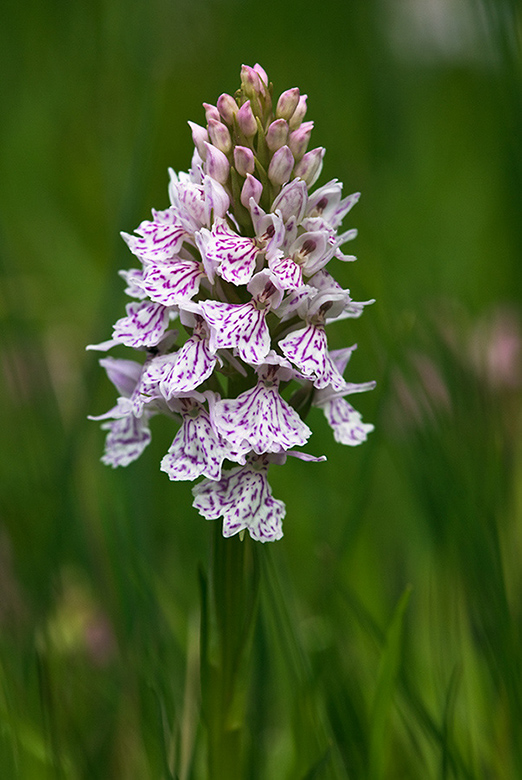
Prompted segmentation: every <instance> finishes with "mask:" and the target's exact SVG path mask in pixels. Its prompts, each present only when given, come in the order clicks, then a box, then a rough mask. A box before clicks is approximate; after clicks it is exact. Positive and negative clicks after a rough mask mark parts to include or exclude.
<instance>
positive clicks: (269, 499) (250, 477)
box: [192, 463, 285, 542]
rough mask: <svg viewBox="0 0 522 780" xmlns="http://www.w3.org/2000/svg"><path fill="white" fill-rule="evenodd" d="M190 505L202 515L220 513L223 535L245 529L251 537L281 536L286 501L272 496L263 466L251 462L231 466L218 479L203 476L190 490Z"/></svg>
mask: <svg viewBox="0 0 522 780" xmlns="http://www.w3.org/2000/svg"><path fill="white" fill-rule="evenodd" d="M192 492H193V494H194V504H193V506H194V507H195V508H196V509H197V510H198V511H199V513H200V514H201V515H203V517H206V518H207V519H208V520H214V519H217V518H218V517H221V516H222V517H223V536H233V535H234V534H236V533H239V532H240V531H242V530H243V529H247V530H248V532H249V534H250V536H251V537H252V539H255V540H256V541H259V542H273V541H276V540H277V539H281V537H282V536H283V529H282V520H283V518H284V516H285V505H284V503H283V502H282V501H278V500H277V499H275V498H274V497H273V496H272V491H271V489H270V485H269V484H268V481H267V478H266V469H260V470H258V469H255V468H253V467H252V465H251V464H250V463H248V464H247V465H246V466H243V467H240V468H235V469H232V471H229V472H228V474H226V476H224V477H223V478H222V479H221V480H220V481H219V482H210V481H208V480H204V481H203V482H201V483H200V484H199V485H196V486H195V487H194V488H193V490H192Z"/></svg>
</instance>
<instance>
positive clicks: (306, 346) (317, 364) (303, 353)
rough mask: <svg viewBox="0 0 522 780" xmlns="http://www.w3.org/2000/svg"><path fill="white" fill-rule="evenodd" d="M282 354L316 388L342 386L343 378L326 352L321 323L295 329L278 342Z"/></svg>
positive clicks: (337, 387) (336, 387) (337, 388)
mask: <svg viewBox="0 0 522 780" xmlns="http://www.w3.org/2000/svg"><path fill="white" fill-rule="evenodd" d="M279 347H280V348H281V351H282V352H283V354H284V355H285V356H286V357H287V358H288V360H290V361H291V362H292V363H294V365H296V366H297V368H299V370H300V371H301V372H302V373H303V374H304V376H306V377H308V379H311V380H312V382H313V383H314V386H315V387H317V388H318V389H321V388H323V387H327V386H328V385H332V387H334V388H335V389H336V390H340V389H341V388H342V387H343V386H344V379H343V378H342V376H341V374H340V373H339V371H338V370H337V368H336V366H335V363H334V362H333V361H332V359H331V358H330V355H329V354H328V345H327V340H326V333H325V330H324V327H323V326H322V325H313V324H311V325H307V327H306V328H300V329H299V330H295V331H293V332H292V333H290V334H289V335H288V336H286V337H285V338H284V339H282V340H281V341H280V342H279Z"/></svg>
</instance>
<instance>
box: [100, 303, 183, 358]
mask: <svg viewBox="0 0 522 780" xmlns="http://www.w3.org/2000/svg"><path fill="white" fill-rule="evenodd" d="M126 312H127V316H126V317H122V318H121V319H119V320H118V321H117V323H116V325H115V326H114V334H113V337H114V340H115V341H116V342H118V343H119V344H125V346H126V347H155V346H156V344H158V343H159V342H160V341H161V339H162V338H163V335H164V333H165V331H166V330H167V327H168V324H169V310H168V309H166V308H165V306H162V305H161V304H159V303H151V302H150V301H144V302H142V303H129V304H127V307H126Z"/></svg>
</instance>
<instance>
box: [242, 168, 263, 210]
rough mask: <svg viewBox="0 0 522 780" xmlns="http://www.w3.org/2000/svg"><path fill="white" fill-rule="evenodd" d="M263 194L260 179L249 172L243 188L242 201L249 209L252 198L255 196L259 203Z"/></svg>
mask: <svg viewBox="0 0 522 780" xmlns="http://www.w3.org/2000/svg"><path fill="white" fill-rule="evenodd" d="M262 194H263V185H262V184H261V182H260V181H259V179H255V178H254V177H253V176H252V175H251V174H250V173H247V175H246V180H245V183H244V184H243V188H242V190H241V203H242V204H243V206H244V207H245V208H246V209H248V208H250V200H251V199H252V198H253V199H254V201H255V202H256V203H259V201H260V199H261V195H262Z"/></svg>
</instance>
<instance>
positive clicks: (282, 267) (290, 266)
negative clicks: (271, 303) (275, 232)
mask: <svg viewBox="0 0 522 780" xmlns="http://www.w3.org/2000/svg"><path fill="white" fill-rule="evenodd" d="M268 267H269V268H270V270H271V271H273V273H274V275H275V276H276V277H277V279H278V281H279V283H280V285H281V287H282V289H283V290H297V289H298V288H299V287H302V284H303V272H302V270H301V268H300V267H299V266H298V264H297V263H296V262H294V260H293V259H292V258H291V257H277V256H276V257H273V258H271V259H270V260H269V262H268Z"/></svg>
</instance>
